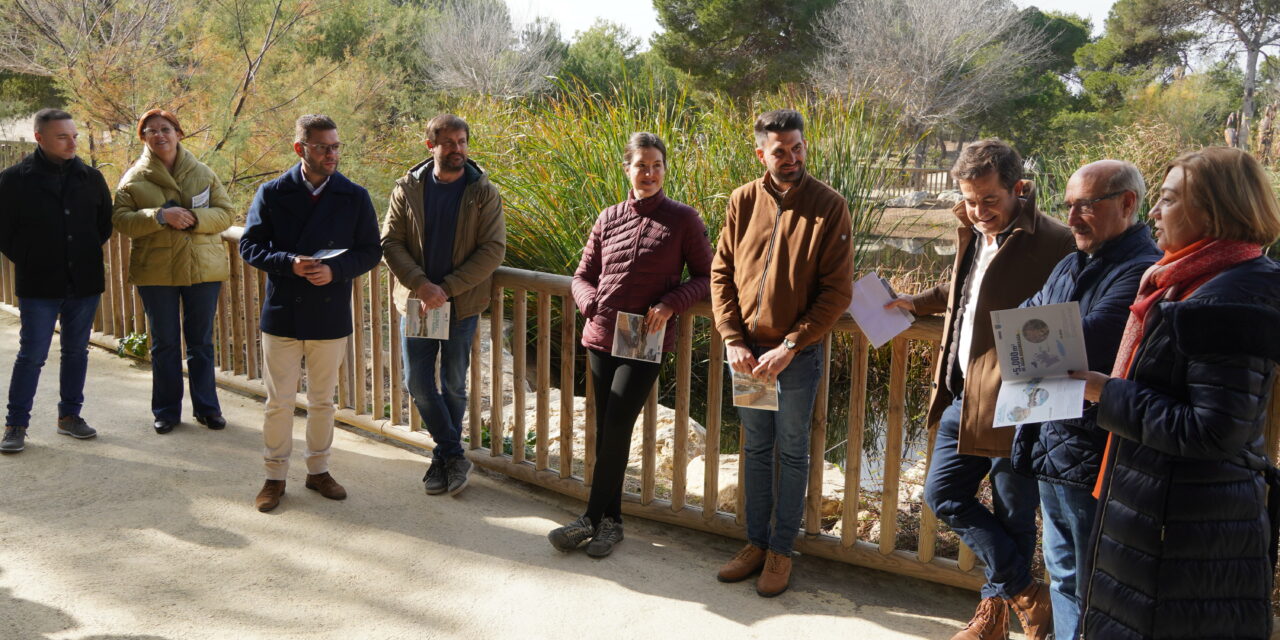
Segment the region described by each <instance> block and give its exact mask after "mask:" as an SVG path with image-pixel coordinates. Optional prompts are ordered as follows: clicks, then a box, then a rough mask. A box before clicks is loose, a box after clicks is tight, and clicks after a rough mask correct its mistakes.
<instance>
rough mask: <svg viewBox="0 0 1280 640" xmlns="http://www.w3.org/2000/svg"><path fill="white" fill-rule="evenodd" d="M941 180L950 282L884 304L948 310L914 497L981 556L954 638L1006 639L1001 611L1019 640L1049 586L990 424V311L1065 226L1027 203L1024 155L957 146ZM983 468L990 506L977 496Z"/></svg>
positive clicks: (994, 376)
mask: <svg viewBox="0 0 1280 640" xmlns="http://www.w3.org/2000/svg"><path fill="white" fill-rule="evenodd" d="M951 176H952V177H953V178H954V179H955V180H956V181H957V182H959V183H960V193H961V194H963V196H964V200H963V201H962V202H960V203H958V204H957V205H956V207H955V209H954V210H953V211H954V213H955V214H956V217H957V218H958V219H959V220H960V226H959V227H958V228H957V229H956V258H955V267H954V268H953V269H952V272H951V280H950V281H949V282H946V283H943V284H940V285H938V286H936V287H933V288H932V289H929V290H928V291H925V292H923V293H919V294H916V295H915V296H911V297H904V298H900V299H898V300H895V301H894V302H892V303H890V305H891V306H899V307H902V308H904V309H907V310H908V311H912V312H914V313H916V314H933V313H946V322H945V329H944V330H943V338H942V345H941V349H940V350H939V351H938V355H937V364H938V366H937V369H936V373H935V375H934V383H933V398H932V400H931V402H930V407H929V419H928V423H929V425H930V426H931V428H932V429H933V430H934V431H933V435H934V438H935V441H934V442H935V444H934V449H933V458H932V461H931V463H930V466H929V476H928V478H927V479H926V480H925V493H924V500H925V503H926V504H928V505H929V508H930V509H932V510H933V512H934V513H935V514H937V516H938V517H939V518H941V519H942V520H943V521H944V522H946V523H947V524H949V525H950V526H951V528H952V529H953V530H954V531H955V532H956V533H957V534H959V535H960V538H961V539H962V540H964V542H965V544H967V545H968V546H969V548H970V549H972V550H973V552H974V553H975V554H976V555H977V556H978V557H979V558H981V559H982V561H983V562H984V563H985V564H986V567H985V571H986V577H987V583H986V584H985V585H983V587H982V601H981V602H980V603H979V605H978V610H977V612H976V613H975V614H974V617H973V619H972V620H971V621H970V622H969V624H968V626H966V627H965V629H963V630H961V631H960V633H958V634H956V636H955V637H954V638H953V640H996V639H1004V638H1007V637H1008V635H1009V609H1010V607H1012V609H1013V611H1014V612H1015V613H1016V614H1017V615H1018V618H1019V620H1020V621H1021V623H1022V628H1023V631H1024V632H1025V633H1026V634H1027V637H1029V638H1034V639H1035V640H1043V639H1044V638H1047V637H1048V636H1049V630H1050V628H1051V627H1052V614H1051V612H1050V605H1049V589H1048V588H1047V587H1046V586H1045V585H1044V584H1043V583H1041V582H1039V581H1037V580H1035V579H1033V578H1032V576H1031V556H1032V553H1033V552H1034V550H1035V545H1036V507H1038V506H1039V504H1040V494H1039V491H1038V488H1037V485H1036V480H1035V479H1034V478H1030V477H1026V476H1022V475H1020V474H1017V473H1014V471H1013V468H1012V465H1011V464H1010V461H1009V454H1010V452H1011V450H1012V447H1013V435H1014V429H1012V428H1006V429H995V428H992V426H991V425H992V423H993V422H994V418H995V404H996V396H997V395H998V394H999V391H1000V363H999V360H998V358H997V357H996V349H995V337H994V334H993V332H992V329H991V312H992V311H996V310H1000V309H1012V308H1015V307H1017V306H1018V305H1020V304H1022V302H1023V301H1024V300H1026V299H1027V298H1030V297H1031V296H1032V295H1034V294H1035V293H1036V292H1037V291H1039V290H1040V287H1041V286H1042V285H1044V281H1045V280H1046V279H1047V278H1048V277H1049V273H1050V272H1052V271H1053V268H1054V266H1055V265H1057V264H1058V261H1059V260H1061V259H1062V257H1063V256H1065V255H1066V254H1067V253H1070V252H1071V251H1073V250H1074V249H1075V240H1074V239H1073V237H1072V235H1071V230H1070V229H1069V228H1068V227H1067V226H1066V225H1065V224H1063V223H1061V222H1059V221H1057V220H1054V219H1052V218H1050V217H1048V216H1046V215H1044V214H1043V213H1040V212H1039V211H1037V210H1036V200H1035V194H1034V192H1033V189H1032V186H1031V184H1030V183H1029V182H1027V181H1025V180H1023V179H1022V158H1021V156H1019V155H1018V152H1017V151H1014V150H1013V148H1012V147H1010V146H1009V145H1007V144H1005V143H1004V142H1001V141H999V140H981V141H978V142H975V143H973V144H970V145H969V146H967V147H965V148H964V150H963V151H961V152H960V157H959V158H958V159H957V160H956V164H955V167H953V168H952V169H951ZM988 476H990V478H991V487H992V491H991V493H992V498H993V500H994V502H995V512H994V513H993V512H992V511H991V510H989V509H987V508H986V507H985V506H983V505H982V503H981V502H979V501H978V497H977V494H978V486H979V485H980V484H981V482H982V479H983V478H985V477H988Z"/></svg>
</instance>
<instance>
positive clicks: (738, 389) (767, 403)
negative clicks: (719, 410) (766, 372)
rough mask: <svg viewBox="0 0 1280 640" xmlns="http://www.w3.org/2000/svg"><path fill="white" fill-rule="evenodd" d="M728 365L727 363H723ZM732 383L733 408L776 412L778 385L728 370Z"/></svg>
mask: <svg viewBox="0 0 1280 640" xmlns="http://www.w3.org/2000/svg"><path fill="white" fill-rule="evenodd" d="M725 364H726V365H728V364H729V363H727V362H726V363H725ZM729 377H730V378H731V379H732V383H733V406H735V407H742V408H745V409H763V410H765V411H777V410H778V385H777V383H774V382H765V381H764V380H759V379H757V378H753V377H751V375H749V374H746V373H738V372H737V371H734V370H733V368H730V369H729Z"/></svg>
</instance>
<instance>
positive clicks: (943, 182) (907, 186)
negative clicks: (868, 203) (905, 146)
mask: <svg viewBox="0 0 1280 640" xmlns="http://www.w3.org/2000/svg"><path fill="white" fill-rule="evenodd" d="M880 170H881V171H882V172H883V173H884V175H883V176H882V177H881V179H880V180H879V181H878V182H879V184H881V185H883V186H882V187H881V192H882V193H884V194H886V195H906V194H908V193H911V192H913V191H928V192H929V193H931V194H933V195H937V194H938V193H940V192H942V191H949V190H951V189H958V188H959V187H957V186H956V183H955V181H954V180H952V179H951V171H950V169H943V168H938V167H881V168H880Z"/></svg>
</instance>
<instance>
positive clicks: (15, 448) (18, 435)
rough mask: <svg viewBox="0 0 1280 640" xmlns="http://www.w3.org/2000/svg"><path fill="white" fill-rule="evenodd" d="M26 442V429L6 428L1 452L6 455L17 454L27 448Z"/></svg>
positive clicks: (0, 445) (0, 446)
mask: <svg viewBox="0 0 1280 640" xmlns="http://www.w3.org/2000/svg"><path fill="white" fill-rule="evenodd" d="M26 441H27V428H26V427H8V426H6V427H5V428H4V440H3V441H0V451H2V452H4V453H17V452H19V451H22V450H23V449H25V448H27V444H26Z"/></svg>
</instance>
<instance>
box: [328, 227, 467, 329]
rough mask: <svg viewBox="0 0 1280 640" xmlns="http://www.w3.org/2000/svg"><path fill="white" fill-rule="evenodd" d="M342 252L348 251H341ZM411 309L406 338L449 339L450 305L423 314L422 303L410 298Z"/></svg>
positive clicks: (408, 316)
mask: <svg viewBox="0 0 1280 640" xmlns="http://www.w3.org/2000/svg"><path fill="white" fill-rule="evenodd" d="M340 251H346V249H341V250H340ZM407 306H408V307H409V308H408V309H406V313H405V315H404V336H405V337H406V338H431V339H433V340H448V339H449V307H450V306H451V305H449V304H448V303H446V304H442V305H440V306H438V307H436V308H434V309H428V310H427V312H426V313H425V314H424V313H422V301H421V300H419V299H417V298H409V304H408V305H407Z"/></svg>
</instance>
